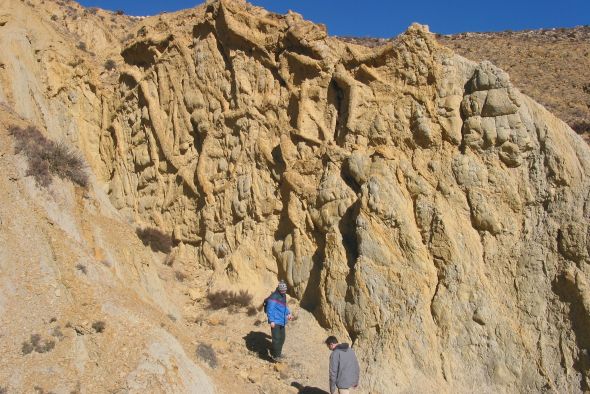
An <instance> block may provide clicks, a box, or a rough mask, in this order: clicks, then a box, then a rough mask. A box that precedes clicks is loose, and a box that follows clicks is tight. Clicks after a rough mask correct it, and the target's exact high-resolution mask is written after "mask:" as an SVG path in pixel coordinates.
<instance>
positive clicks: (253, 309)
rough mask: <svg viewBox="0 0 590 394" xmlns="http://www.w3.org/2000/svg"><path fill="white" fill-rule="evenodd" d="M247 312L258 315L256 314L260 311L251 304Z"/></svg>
mask: <svg viewBox="0 0 590 394" xmlns="http://www.w3.org/2000/svg"><path fill="white" fill-rule="evenodd" d="M246 313H247V314H248V316H256V314H257V313H258V311H257V310H256V307H255V306H252V305H251V306H249V307H248V310H247V311H246Z"/></svg>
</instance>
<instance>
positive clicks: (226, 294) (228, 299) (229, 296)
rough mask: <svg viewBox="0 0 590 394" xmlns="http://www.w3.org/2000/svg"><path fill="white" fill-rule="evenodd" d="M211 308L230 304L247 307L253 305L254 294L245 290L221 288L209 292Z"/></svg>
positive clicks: (224, 306)
mask: <svg viewBox="0 0 590 394" xmlns="http://www.w3.org/2000/svg"><path fill="white" fill-rule="evenodd" d="M207 300H208V301H209V308H210V309H222V308H227V307H230V306H233V307H241V308H245V307H248V306H250V305H251V303H252V295H251V294H250V293H248V292H247V291H245V290H240V291H239V292H237V293H236V292H235V291H228V290H221V291H217V292H213V293H209V294H207Z"/></svg>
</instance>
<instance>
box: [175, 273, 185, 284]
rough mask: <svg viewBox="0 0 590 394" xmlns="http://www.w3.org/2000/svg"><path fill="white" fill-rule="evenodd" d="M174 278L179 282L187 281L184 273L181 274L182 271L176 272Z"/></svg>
mask: <svg viewBox="0 0 590 394" xmlns="http://www.w3.org/2000/svg"><path fill="white" fill-rule="evenodd" d="M174 277H175V278H176V280H177V281H179V282H184V280H185V279H186V275H185V274H184V273H182V272H180V271H175V272H174Z"/></svg>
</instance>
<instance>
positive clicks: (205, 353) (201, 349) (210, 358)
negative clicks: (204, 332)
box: [197, 343, 217, 368]
mask: <svg viewBox="0 0 590 394" xmlns="http://www.w3.org/2000/svg"><path fill="white" fill-rule="evenodd" d="M197 356H198V357H199V358H200V359H201V360H203V361H204V362H206V363H207V364H209V366H210V367H211V368H216V367H217V355H216V354H215V350H213V347H212V346H211V345H209V344H206V343H199V345H198V346H197Z"/></svg>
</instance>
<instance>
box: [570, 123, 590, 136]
mask: <svg viewBox="0 0 590 394" xmlns="http://www.w3.org/2000/svg"><path fill="white" fill-rule="evenodd" d="M571 128H572V129H573V130H574V131H575V132H576V133H578V134H584V133H590V122H587V121H578V122H574V123H573V124H572V125H571Z"/></svg>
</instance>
